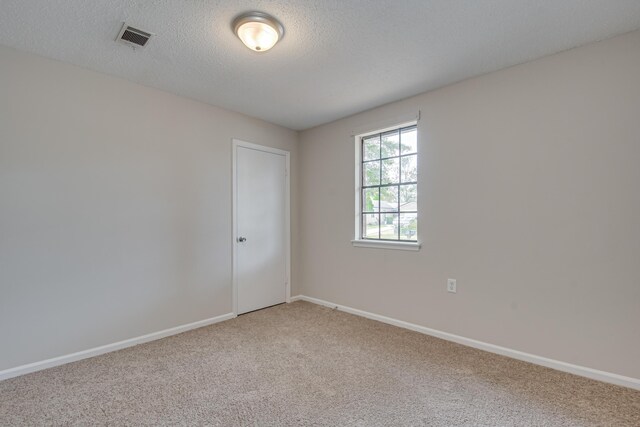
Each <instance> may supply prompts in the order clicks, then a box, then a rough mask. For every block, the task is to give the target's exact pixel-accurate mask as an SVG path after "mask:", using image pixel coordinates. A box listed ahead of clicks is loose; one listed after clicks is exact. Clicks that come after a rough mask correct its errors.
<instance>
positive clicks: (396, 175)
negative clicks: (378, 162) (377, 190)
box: [380, 158, 400, 184]
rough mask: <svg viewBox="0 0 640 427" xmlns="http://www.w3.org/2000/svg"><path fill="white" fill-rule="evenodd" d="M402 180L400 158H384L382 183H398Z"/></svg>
mask: <svg viewBox="0 0 640 427" xmlns="http://www.w3.org/2000/svg"><path fill="white" fill-rule="evenodd" d="M399 180H400V162H399V161H398V158H395V159H387V160H382V181H381V182H380V184H397V183H398V182H399Z"/></svg>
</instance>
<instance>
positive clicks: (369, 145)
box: [362, 135, 380, 160]
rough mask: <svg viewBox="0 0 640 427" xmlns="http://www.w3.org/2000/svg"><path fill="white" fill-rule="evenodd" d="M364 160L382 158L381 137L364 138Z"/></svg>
mask: <svg viewBox="0 0 640 427" xmlns="http://www.w3.org/2000/svg"><path fill="white" fill-rule="evenodd" d="M362 146H363V153H362V160H375V159H379V158H380V135H375V136H370V137H368V138H363V142H362Z"/></svg>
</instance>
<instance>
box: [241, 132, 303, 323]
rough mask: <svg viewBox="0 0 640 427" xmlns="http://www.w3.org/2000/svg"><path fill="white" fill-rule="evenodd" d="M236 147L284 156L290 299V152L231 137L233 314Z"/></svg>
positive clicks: (287, 292)
mask: <svg viewBox="0 0 640 427" xmlns="http://www.w3.org/2000/svg"><path fill="white" fill-rule="evenodd" d="M238 147H244V148H249V149H252V150H257V151H263V152H265V153H272V154H279V155H281V156H284V158H285V168H286V174H285V207H284V210H285V218H284V221H285V224H284V229H285V237H284V238H285V264H286V265H285V274H286V277H285V287H286V290H285V302H290V301H291V153H289V152H288V151H285V150H280V149H278V148H272V147H267V146H263V145H258V144H253V143H251V142H246V141H242V140H240V139H236V138H233V139H232V140H231V175H232V177H231V182H232V184H231V186H232V189H231V198H232V202H231V206H232V208H231V209H232V212H231V221H232V225H231V246H232V261H231V265H232V267H231V269H232V277H233V279H232V287H233V289H232V292H231V294H232V309H233V313H234V314H235V315H237V314H238V228H237V227H238V220H237V218H236V214H237V212H238V182H237V180H238V177H237V169H238V167H237V166H238V165H237V161H238V155H237V149H238Z"/></svg>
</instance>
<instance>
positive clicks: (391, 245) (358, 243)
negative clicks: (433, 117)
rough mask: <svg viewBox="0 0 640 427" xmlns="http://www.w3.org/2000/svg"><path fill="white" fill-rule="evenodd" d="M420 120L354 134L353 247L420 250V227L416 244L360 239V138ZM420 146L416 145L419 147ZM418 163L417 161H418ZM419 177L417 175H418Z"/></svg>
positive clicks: (412, 124)
mask: <svg viewBox="0 0 640 427" xmlns="http://www.w3.org/2000/svg"><path fill="white" fill-rule="evenodd" d="M419 118H420V114H419V113H418V115H417V116H415V115H414V118H413V119H412V120H408V121H399V122H396V123H394V124H393V125H391V126H389V125H386V126H383V127H377V128H375V129H373V128H369V129H370V130H368V131H365V132H357V133H354V147H355V160H356V161H355V183H356V185H355V217H354V218H355V237H354V239H353V240H352V241H351V244H352V245H353V246H355V247H359V248H374V249H396V250H404V251H418V250H420V246H421V244H420V227H418V235H417V241H416V242H403V241H393V240H374V239H362V238H361V236H362V220H361V218H362V196H361V193H362V148H361V144H362V138H364V137H367V136H369V135H375V134H378V133H384V132H387V131H390V130H394V129H398V128H402V127H408V126H414V125H416V126H417V124H418V120H419ZM419 140H420V132H418V141H419ZM419 145H420V144H418V146H419ZM418 159H420V150H419V148H418ZM418 161H419V160H418ZM418 176H419V175H418ZM418 191H420V186H419V185H418ZM419 212H420V211H419V210H418V221H419V220H420V219H419V218H420V213H419Z"/></svg>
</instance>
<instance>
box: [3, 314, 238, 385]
mask: <svg viewBox="0 0 640 427" xmlns="http://www.w3.org/2000/svg"><path fill="white" fill-rule="evenodd" d="M234 317H236V315H235V314H234V313H227V314H223V315H221V316H216V317H212V318H210V319H205V320H200V321H197V322H193V323H189V324H186V325H181V326H176V327H175V328H169V329H165V330H163V331H159V332H153V333H150V334H147V335H142V336H140V337H136V338H130V339H128V340H124V341H118V342H116V343H113V344H106V345H102V346H100V347H95V348H91V349H89V350H83V351H78V352H77V353H72V354H67V355H64V356H59V357H54V358H52V359H47V360H42V361H40V362H34V363H29V364H27V365H22V366H17V367H15V368H10V369H5V370H4V371H0V381H2V380H6V379H9V378H13V377H17V376H20V375H24V374H29V373H31V372H36V371H41V370H43V369H47V368H52V367H54V366H59V365H64V364H65V363H70V362H75V361H77V360H82V359H87V358H89V357H94V356H99V355H101V354H105V353H110V352H112V351H116V350H121V349H123V348H127V347H132V346H134V345H138V344H142V343H145V342H149V341H155V340H159V339H160V338H165V337H168V336H171V335H176V334H179V333H182V332H186V331H190V330H191V329H196V328H201V327H203V326H208V325H213V324H214V323H218V322H223V321H225V320H229V319H233V318H234Z"/></svg>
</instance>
